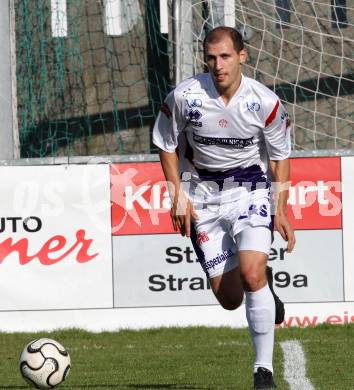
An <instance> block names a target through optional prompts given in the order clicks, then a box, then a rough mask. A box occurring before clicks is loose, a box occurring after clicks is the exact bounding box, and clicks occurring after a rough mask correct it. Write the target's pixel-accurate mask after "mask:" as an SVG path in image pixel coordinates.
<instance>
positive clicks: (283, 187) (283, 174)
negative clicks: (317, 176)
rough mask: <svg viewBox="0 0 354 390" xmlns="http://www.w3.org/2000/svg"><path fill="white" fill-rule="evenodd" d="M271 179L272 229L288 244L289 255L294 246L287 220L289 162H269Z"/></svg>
mask: <svg viewBox="0 0 354 390" xmlns="http://www.w3.org/2000/svg"><path fill="white" fill-rule="evenodd" d="M269 165H270V170H271V173H272V178H273V189H274V198H275V199H274V201H275V214H274V227H275V229H276V230H277V231H278V232H279V233H280V235H281V236H282V237H283V239H284V240H285V241H287V242H288V245H287V251H288V252H289V253H290V252H291V251H292V250H293V249H294V246H295V242H296V239H295V234H294V230H293V228H292V226H291V224H290V221H289V219H288V207H287V201H288V198H289V183H290V162H289V159H285V160H269Z"/></svg>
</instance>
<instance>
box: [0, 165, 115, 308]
mask: <svg viewBox="0 0 354 390" xmlns="http://www.w3.org/2000/svg"><path fill="white" fill-rule="evenodd" d="M0 174H1V191H0V209H1V220H0V232H1V236H0V297H1V299H0V310H2V311H5V310H6V311H13V310H49V309H53V310H54V309H55V310H58V309H74V308H107V307H112V305H113V296H112V252H111V235H110V227H111V220H110V175H109V166H108V165H86V166H84V165H69V166H36V167H31V166H24V167H19V166H15V167H1V168H0Z"/></svg>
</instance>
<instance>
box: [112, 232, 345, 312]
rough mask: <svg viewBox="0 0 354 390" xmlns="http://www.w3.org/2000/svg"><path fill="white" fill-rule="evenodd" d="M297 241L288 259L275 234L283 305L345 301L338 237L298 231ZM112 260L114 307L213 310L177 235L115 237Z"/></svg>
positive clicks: (188, 248) (273, 261)
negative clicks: (167, 307)
mask: <svg viewBox="0 0 354 390" xmlns="http://www.w3.org/2000/svg"><path fill="white" fill-rule="evenodd" d="M296 236H297V246H296V250H295V251H294V252H293V253H291V254H289V253H287V252H286V243H285V242H284V240H283V239H282V238H281V237H280V235H279V234H278V233H276V234H275V240H274V242H273V245H272V249H271V252H270V256H269V259H270V261H269V265H270V266H272V267H273V270H274V286H275V289H276V290H277V291H278V293H279V295H280V297H281V298H282V300H283V301H284V302H289V303H290V302H292V303H297V302H337V301H343V260H342V232H341V231H340V230H318V231H313V230H312V231H310V232H309V231H298V232H297V234H296ZM323 242H330V243H331V245H330V246H329V247H327V246H325V245H323ZM134 248H139V249H138V250H134ZM113 258H114V280H115V295H114V297H115V299H114V306H115V307H144V306H189V305H192V306H195V305H212V304H217V301H216V299H215V297H214V295H213V293H212V291H211V290H210V287H209V284H208V282H207V279H206V278H205V275H204V272H203V270H202V268H201V266H200V264H199V263H198V260H197V257H196V254H195V252H194V250H193V246H192V244H191V242H190V240H189V239H187V238H183V237H181V236H180V235H176V234H165V235H149V236H115V237H113Z"/></svg>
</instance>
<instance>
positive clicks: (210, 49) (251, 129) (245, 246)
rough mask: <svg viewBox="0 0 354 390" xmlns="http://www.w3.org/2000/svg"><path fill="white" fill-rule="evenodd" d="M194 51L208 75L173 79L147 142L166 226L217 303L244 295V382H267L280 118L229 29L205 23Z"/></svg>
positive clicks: (273, 316) (284, 172) (283, 160)
mask: <svg viewBox="0 0 354 390" xmlns="http://www.w3.org/2000/svg"><path fill="white" fill-rule="evenodd" d="M204 56H205V61H206V64H207V66H208V69H209V72H208V73H204V74H199V75H196V76H193V77H190V78H188V79H186V80H184V81H182V82H181V83H180V84H179V85H178V86H177V87H176V88H175V89H174V90H173V91H172V92H171V93H170V94H169V95H168V96H167V98H166V100H165V102H164V104H163V106H162V108H161V112H160V113H159V115H158V118H157V120H156V123H155V126H154V131H153V142H154V144H155V145H156V146H158V148H159V149H160V161H161V165H162V168H163V171H164V174H165V177H166V180H167V182H168V185H169V191H170V195H171V199H172V204H173V206H172V210H171V217H172V222H173V225H174V228H175V229H176V230H179V231H180V232H181V234H182V235H185V236H187V237H190V238H191V240H192V243H193V246H194V248H195V251H196V253H197V256H198V259H199V262H200V263H201V265H202V267H203V270H204V272H205V273H206V275H207V277H208V279H209V282H210V285H211V288H212V291H213V292H214V294H215V296H216V298H217V299H218V301H219V302H220V304H221V305H222V307H223V308H225V309H227V310H234V309H236V308H238V307H239V306H240V305H241V303H242V301H243V297H244V295H245V298H246V316H247V321H248V324H249V329H250V334H251V337H252V340H253V345H254V349H255V361H254V367H253V372H254V387H255V388H256V389H266V388H274V387H276V385H275V383H274V380H273V366H272V357H273V345H274V323H281V322H282V321H283V319H284V305H283V303H282V302H281V301H280V299H279V298H278V297H277V296H276V295H275V293H274V291H273V287H272V272H271V268H269V267H267V260H268V254H269V250H270V246H271V243H272V229H273V226H274V227H275V228H276V229H277V230H278V232H279V233H280V234H281V236H282V237H283V238H284V239H285V240H286V241H287V250H288V252H291V251H292V250H293V247H294V245H295V236H294V232H293V229H292V227H291V225H290V223H289V221H288V218H287V198H288V192H287V190H286V183H288V181H289V160H288V157H289V155H290V121H289V119H288V115H287V113H286V111H285V109H284V107H283V106H282V104H281V103H280V102H279V99H278V97H277V96H276V95H275V94H274V93H273V92H272V91H270V90H269V89H268V88H267V87H265V86H263V85H262V84H260V83H259V82H257V81H255V80H253V79H250V78H248V77H245V76H244V75H242V72H241V68H242V64H243V63H244V62H245V61H246V58H247V52H246V50H245V48H244V44H243V40H242V36H241V34H240V33H239V32H238V31H237V30H235V29H232V28H229V27H217V28H215V29H213V30H211V31H210V32H209V33H208V34H207V36H206V37H205V40H204ZM271 180H272V181H273V182H274V183H276V186H275V188H274V191H273V192H274V193H275V194H274V197H275V198H276V202H275V206H274V207H275V209H274V210H271V205H270V203H271V202H270V196H271V193H270V189H271V188H270V187H271ZM273 187H274V185H273ZM284 188H285V189H284ZM282 189H283V190H282ZM272 214H274V218H272Z"/></svg>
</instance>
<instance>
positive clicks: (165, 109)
mask: <svg viewBox="0 0 354 390" xmlns="http://www.w3.org/2000/svg"><path fill="white" fill-rule="evenodd" d="M160 111H161V112H162V113H164V114H165V115H166V116H167V118H168V119H170V118H171V116H172V112H171V110H170V107H169V106H168V104H167V103H166V102H165V103H164V104H163V105H162V106H161V108H160Z"/></svg>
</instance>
